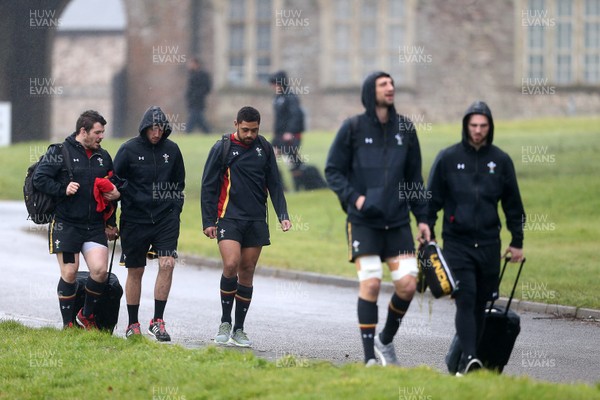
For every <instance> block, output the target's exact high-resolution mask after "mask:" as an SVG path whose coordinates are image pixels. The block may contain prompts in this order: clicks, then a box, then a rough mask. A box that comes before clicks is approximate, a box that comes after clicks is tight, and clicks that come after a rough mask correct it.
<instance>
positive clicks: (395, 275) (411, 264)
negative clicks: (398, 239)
mask: <svg viewBox="0 0 600 400" xmlns="http://www.w3.org/2000/svg"><path fill="white" fill-rule="evenodd" d="M418 273H419V268H418V267H417V259H416V258H415V257H410V258H401V259H400V260H398V269H397V270H395V271H392V272H391V275H392V280H393V281H398V280H400V279H402V278H404V277H405V276H406V275H411V276H413V277H416V276H417V274H418Z"/></svg>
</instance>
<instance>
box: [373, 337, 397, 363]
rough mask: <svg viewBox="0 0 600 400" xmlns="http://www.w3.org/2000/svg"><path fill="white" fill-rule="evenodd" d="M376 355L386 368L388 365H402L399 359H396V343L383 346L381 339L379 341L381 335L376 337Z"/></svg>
mask: <svg viewBox="0 0 600 400" xmlns="http://www.w3.org/2000/svg"><path fill="white" fill-rule="evenodd" d="M375 354H376V355H377V357H379V360H380V361H381V365H383V366H384V367H385V366H387V365H400V363H399V362H398V357H396V349H395V348H394V342H390V343H388V344H383V343H381V339H379V335H376V336H375Z"/></svg>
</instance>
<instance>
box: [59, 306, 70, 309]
mask: <svg viewBox="0 0 600 400" xmlns="http://www.w3.org/2000/svg"><path fill="white" fill-rule="evenodd" d="M60 308H62V309H63V310H68V309H70V308H71V306H61V307H60Z"/></svg>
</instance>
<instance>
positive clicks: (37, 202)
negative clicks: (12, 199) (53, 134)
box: [23, 143, 73, 225]
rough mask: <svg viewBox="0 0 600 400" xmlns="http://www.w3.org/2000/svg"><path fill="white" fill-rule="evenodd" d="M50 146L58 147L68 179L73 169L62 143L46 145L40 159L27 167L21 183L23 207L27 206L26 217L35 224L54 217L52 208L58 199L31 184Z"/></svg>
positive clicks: (44, 222) (70, 178) (71, 178)
mask: <svg viewBox="0 0 600 400" xmlns="http://www.w3.org/2000/svg"><path fill="white" fill-rule="evenodd" d="M52 147H58V148H60V150H61V153H60V154H61V155H62V162H63V163H64V165H65V167H66V169H67V173H68V174H69V180H70V181H72V180H73V171H71V160H70V159H69V153H68V152H67V149H66V147H65V146H64V145H63V144H62V143H58V144H51V145H50V146H48V150H47V151H46V154H44V155H43V156H41V157H40V159H39V160H38V161H37V162H36V163H34V164H32V165H30V166H29V168H27V174H26V175H25V183H24V184H23V197H24V199H25V207H27V213H28V214H29V216H28V219H30V220H32V221H33V222H34V223H36V224H40V225H43V224H47V223H49V222H51V221H52V218H53V217H54V209H55V208H56V204H57V203H58V200H57V198H56V197H54V196H52V195H49V194H47V193H44V192H42V191H40V190H38V189H36V187H35V186H34V185H33V176H34V174H35V171H36V169H37V167H38V165H39V164H40V162H41V161H42V160H43V159H44V158H45V157H50V156H49V155H48V151H49V150H50V148H52Z"/></svg>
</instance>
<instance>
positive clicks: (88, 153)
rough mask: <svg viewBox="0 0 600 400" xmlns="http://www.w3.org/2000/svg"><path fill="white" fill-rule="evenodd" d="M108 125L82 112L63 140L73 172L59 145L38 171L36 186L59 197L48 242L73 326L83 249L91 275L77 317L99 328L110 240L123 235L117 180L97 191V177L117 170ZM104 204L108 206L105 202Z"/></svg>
mask: <svg viewBox="0 0 600 400" xmlns="http://www.w3.org/2000/svg"><path fill="white" fill-rule="evenodd" d="M105 125H106V120H105V119H104V118H103V117H102V116H101V115H100V114H99V113H98V112H96V111H93V110H88V111H85V112H84V113H82V114H81V115H80V116H79V119H78V120H77V123H76V129H75V132H74V133H73V134H72V135H70V136H69V137H67V139H66V140H65V142H64V144H63V146H64V147H65V148H66V150H67V151H66V154H67V156H68V157H69V158H70V163H69V164H70V169H71V174H69V173H68V171H67V170H66V168H65V162H64V160H63V157H64V156H63V155H62V153H60V151H61V150H60V149H58V148H57V146H54V147H52V148H51V149H50V150H49V151H48V153H47V157H44V159H43V160H42V161H41V162H40V164H39V166H38V168H37V169H36V172H35V174H34V176H33V184H34V186H35V187H36V189H38V190H40V191H42V192H44V193H47V194H49V195H52V196H55V197H56V198H57V199H58V203H57V205H56V209H55V216H54V218H53V219H52V221H51V222H50V227H49V228H48V246H49V250H50V253H51V254H56V256H57V260H58V265H59V267H60V280H59V283H58V289H57V291H58V301H59V304H60V309H61V314H62V319H63V324H64V327H65V328H68V327H72V326H73V322H72V321H73V312H74V306H75V300H76V295H77V280H76V277H77V271H78V270H79V261H80V259H79V254H80V253H81V254H83V258H84V259H85V262H86V264H87V266H88V269H89V270H90V274H89V278H88V279H87V280H86V283H85V292H86V296H85V303H84V304H83V308H82V309H81V310H80V311H79V312H78V313H77V315H76V321H77V324H79V325H80V326H82V327H83V328H85V329H88V330H90V329H96V328H97V326H96V321H95V318H94V308H95V305H96V302H97V301H98V300H99V299H100V297H101V296H102V294H103V292H104V289H105V283H106V277H107V264H108V242H107V239H108V240H115V239H116V237H117V234H118V230H117V227H116V219H115V215H114V207H111V204H112V202H113V201H115V200H117V199H118V198H119V197H120V193H119V191H118V190H117V188H116V187H115V185H114V184H113V183H112V182H110V181H106V182H105V183H106V185H107V186H108V188H107V190H105V191H103V193H102V194H100V193H97V195H96V197H95V195H94V192H95V185H94V184H95V179H96V178H99V179H105V178H106V177H108V176H110V175H112V170H113V163H112V159H111V157H110V155H109V154H108V152H107V151H106V150H104V149H103V148H102V147H101V146H100V142H102V139H103V138H104V126H105ZM70 176H72V179H71V178H70ZM98 200H100V202H98ZM100 203H102V204H103V205H104V207H102V206H99V204H100ZM107 211H108V212H109V213H110V216H109V215H108V214H107V213H105V212H107Z"/></svg>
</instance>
